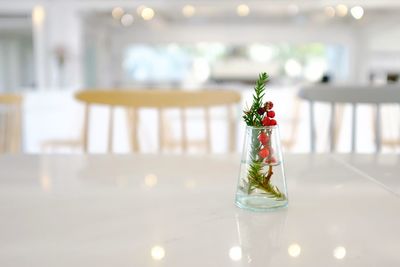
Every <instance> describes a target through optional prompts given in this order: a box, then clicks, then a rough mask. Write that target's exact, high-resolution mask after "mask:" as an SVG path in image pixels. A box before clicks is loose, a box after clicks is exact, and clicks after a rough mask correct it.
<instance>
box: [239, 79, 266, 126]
mask: <svg viewBox="0 0 400 267" xmlns="http://www.w3.org/2000/svg"><path fill="white" fill-rule="evenodd" d="M268 79H269V76H268V74H267V73H265V72H263V73H260V75H259V76H258V80H257V82H256V85H255V86H254V94H253V104H252V105H251V107H250V109H249V110H247V111H244V115H243V119H244V121H245V122H246V124H247V125H248V126H262V115H260V114H258V110H259V109H260V108H262V107H263V106H264V103H263V97H264V95H265V84H266V83H267V82H268Z"/></svg>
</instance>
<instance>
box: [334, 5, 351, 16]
mask: <svg viewBox="0 0 400 267" xmlns="http://www.w3.org/2000/svg"><path fill="white" fill-rule="evenodd" d="M347 12H348V8H347V6H346V5H337V6H336V13H337V14H338V16H339V17H344V16H346V15H347Z"/></svg>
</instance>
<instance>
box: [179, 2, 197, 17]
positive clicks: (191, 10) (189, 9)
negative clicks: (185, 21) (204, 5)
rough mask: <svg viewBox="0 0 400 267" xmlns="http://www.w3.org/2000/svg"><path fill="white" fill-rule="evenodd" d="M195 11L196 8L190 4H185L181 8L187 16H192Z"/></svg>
mask: <svg viewBox="0 0 400 267" xmlns="http://www.w3.org/2000/svg"><path fill="white" fill-rule="evenodd" d="M195 13H196V9H195V8H194V6H192V5H186V6H184V7H183V8H182V14H183V15H184V16H185V17H187V18H190V17H193V15H194V14H195Z"/></svg>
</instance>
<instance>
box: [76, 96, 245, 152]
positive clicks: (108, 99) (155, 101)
mask: <svg viewBox="0 0 400 267" xmlns="http://www.w3.org/2000/svg"><path fill="white" fill-rule="evenodd" d="M75 97H76V99H78V100H79V101H82V102H84V103H85V104H86V108H85V119H84V127H83V147H84V152H88V136H89V120H90V114H89V112H90V106H91V105H106V106H109V107H110V117H109V123H108V124H109V125H108V152H109V153H112V152H113V124H114V113H113V108H114V107H124V108H127V110H128V114H129V117H130V120H131V123H132V125H131V126H132V127H131V146H132V151H134V152H138V151H139V142H138V110H139V109H141V108H154V109H156V110H157V111H158V118H159V119H158V129H159V132H158V139H159V151H163V149H164V148H165V146H166V144H165V139H164V135H165V133H164V131H165V129H164V122H163V111H164V110H165V109H171V108H178V109H179V111H180V123H181V141H180V145H181V147H182V150H183V151H184V152H186V151H187V149H188V146H189V143H188V138H187V129H186V128H187V127H186V124H187V116H186V109H189V108H202V109H204V121H205V125H206V127H205V129H206V131H205V145H206V149H207V152H211V136H210V135H211V133H210V128H211V118H210V110H209V109H210V108H211V107H214V106H226V108H227V110H228V116H229V118H228V125H229V129H228V140H229V150H230V151H232V152H233V151H234V149H235V140H236V135H235V133H236V122H237V120H236V118H235V116H234V114H235V109H233V108H234V106H237V104H238V103H240V100H241V95H240V93H238V92H236V91H229V90H200V91H183V90H137V89H135V90H99V89H92V90H84V91H80V92H78V93H77V94H76V95H75Z"/></svg>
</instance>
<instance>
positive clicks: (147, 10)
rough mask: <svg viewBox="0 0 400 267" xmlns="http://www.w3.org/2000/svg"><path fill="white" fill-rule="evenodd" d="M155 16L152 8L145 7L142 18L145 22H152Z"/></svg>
mask: <svg viewBox="0 0 400 267" xmlns="http://www.w3.org/2000/svg"><path fill="white" fill-rule="evenodd" d="M154 15H155V12H154V10H153V9H152V8H150V7H145V8H143V10H142V13H141V16H142V18H143V19H144V20H151V19H152V18H153V17H154Z"/></svg>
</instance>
